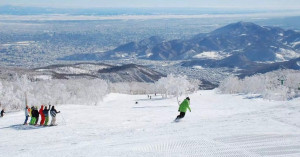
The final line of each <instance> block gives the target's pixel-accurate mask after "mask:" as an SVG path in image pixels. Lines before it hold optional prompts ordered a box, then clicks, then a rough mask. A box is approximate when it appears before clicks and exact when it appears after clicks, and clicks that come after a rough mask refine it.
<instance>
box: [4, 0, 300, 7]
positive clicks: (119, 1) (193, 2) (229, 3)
mask: <svg viewBox="0 0 300 157" xmlns="http://www.w3.org/2000/svg"><path fill="white" fill-rule="evenodd" d="M0 5H18V6H35V7H54V8H100V7H118V8H119V7H185V8H188V7H193V8H203V7H208V8H240V9H300V0H0Z"/></svg>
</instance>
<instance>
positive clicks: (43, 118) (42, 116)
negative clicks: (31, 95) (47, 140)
mask: <svg viewBox="0 0 300 157" xmlns="http://www.w3.org/2000/svg"><path fill="white" fill-rule="evenodd" d="M43 111H44V106H43V105H42V106H41V109H40V110H39V113H40V115H41V122H40V125H41V126H42V125H44V123H45V114H44V112H43Z"/></svg>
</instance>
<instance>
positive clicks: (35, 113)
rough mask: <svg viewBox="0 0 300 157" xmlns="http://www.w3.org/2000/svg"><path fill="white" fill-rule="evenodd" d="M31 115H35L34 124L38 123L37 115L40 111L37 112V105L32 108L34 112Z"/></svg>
mask: <svg viewBox="0 0 300 157" xmlns="http://www.w3.org/2000/svg"><path fill="white" fill-rule="evenodd" d="M33 115H34V117H35V119H36V121H35V123H34V125H37V123H38V121H39V116H40V113H39V111H38V108H37V107H35V108H34V114H33Z"/></svg>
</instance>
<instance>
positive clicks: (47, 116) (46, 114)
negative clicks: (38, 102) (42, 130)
mask: <svg viewBox="0 0 300 157" xmlns="http://www.w3.org/2000/svg"><path fill="white" fill-rule="evenodd" d="M50 107H51V105H49V109H48V108H47V106H45V109H44V111H43V113H44V115H45V124H44V126H47V125H48V121H49V110H50Z"/></svg>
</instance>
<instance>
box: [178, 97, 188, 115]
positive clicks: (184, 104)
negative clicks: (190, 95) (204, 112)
mask: <svg viewBox="0 0 300 157" xmlns="http://www.w3.org/2000/svg"><path fill="white" fill-rule="evenodd" d="M187 109H189V110H190V112H191V108H190V101H188V100H187V99H184V101H183V102H182V103H181V104H180V106H179V109H178V110H179V111H180V112H186V110H187Z"/></svg>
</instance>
